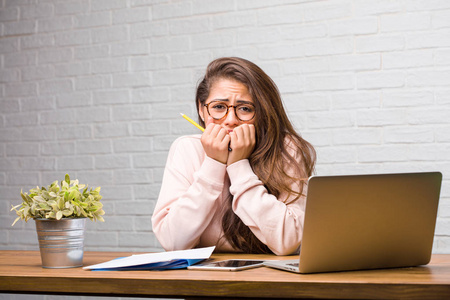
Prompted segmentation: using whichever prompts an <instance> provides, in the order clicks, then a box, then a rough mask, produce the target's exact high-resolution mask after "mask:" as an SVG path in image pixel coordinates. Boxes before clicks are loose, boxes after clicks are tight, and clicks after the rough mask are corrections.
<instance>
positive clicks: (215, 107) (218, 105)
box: [213, 104, 227, 110]
mask: <svg viewBox="0 0 450 300" xmlns="http://www.w3.org/2000/svg"><path fill="white" fill-rule="evenodd" d="M213 109H217V110H223V109H227V107H226V106H225V105H223V104H214V106H213Z"/></svg>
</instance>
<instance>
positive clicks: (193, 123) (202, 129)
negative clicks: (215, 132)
mask: <svg viewBox="0 0 450 300" xmlns="http://www.w3.org/2000/svg"><path fill="white" fill-rule="evenodd" d="M180 115H181V116H182V117H183V118H185V119H186V120H188V121H189V123H191V124H192V125H194V126H195V127H197V128H198V129H200V130H201V131H205V128H203V127H202V126H200V125H198V124H197V122H195V121H194V120H192V119H191V118H189V117H188V116H186V115H185V114H182V113H180ZM228 151H231V148H230V147H228Z"/></svg>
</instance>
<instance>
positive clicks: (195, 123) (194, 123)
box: [180, 113, 205, 131]
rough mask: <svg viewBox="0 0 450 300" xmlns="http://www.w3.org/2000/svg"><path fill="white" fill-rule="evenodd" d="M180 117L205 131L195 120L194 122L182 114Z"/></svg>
mask: <svg viewBox="0 0 450 300" xmlns="http://www.w3.org/2000/svg"><path fill="white" fill-rule="evenodd" d="M180 115H181V116H182V117H183V118H185V119H186V120H188V121H189V122H190V123H191V124H192V125H194V126H195V127H197V128H198V129H200V130H201V131H205V128H203V127H202V126H200V125H198V124H197V122H195V121H194V120H192V119H191V118H189V117H188V116H186V115H185V114H182V113H180Z"/></svg>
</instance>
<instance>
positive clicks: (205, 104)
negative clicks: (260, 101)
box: [203, 100, 256, 122]
mask: <svg viewBox="0 0 450 300" xmlns="http://www.w3.org/2000/svg"><path fill="white" fill-rule="evenodd" d="M218 102H219V103H222V104H223V105H225V106H226V107H227V112H226V113H225V115H224V116H223V117H222V118H214V117H213V116H211V113H210V112H209V105H210V104H211V103H218ZM242 105H250V106H252V107H253V108H254V109H255V113H254V114H253V117H251V119H248V120H242V119H241V118H239V117H238V115H237V113H236V108H237V107H239V106H242ZM203 106H205V107H206V111H207V112H208V115H210V116H211V118H213V119H214V120H222V119H224V118H226V117H227V116H228V113H229V112H230V107H231V108H234V115H235V116H236V118H237V119H238V120H239V121H241V122H249V121H251V120H253V119H254V118H255V116H256V107H255V105H254V104H253V103H250V102H249V103H242V104H238V105H228V104H226V103H223V101H220V100H213V101H211V102H209V103H204V104H203Z"/></svg>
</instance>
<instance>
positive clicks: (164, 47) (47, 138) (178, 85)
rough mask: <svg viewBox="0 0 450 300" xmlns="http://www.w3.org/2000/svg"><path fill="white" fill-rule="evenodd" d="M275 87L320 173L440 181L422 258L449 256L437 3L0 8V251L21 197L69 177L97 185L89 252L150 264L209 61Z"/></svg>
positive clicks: (449, 62) (16, 242)
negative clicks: (161, 209)
mask: <svg viewBox="0 0 450 300" xmlns="http://www.w3.org/2000/svg"><path fill="white" fill-rule="evenodd" d="M225 55H227V56H240V57H244V58H247V59H249V60H251V61H254V62H255V63H257V64H258V65H260V66H261V67H262V68H263V69H264V70H265V71H266V72H267V73H268V74H269V75H270V76H271V77H272V78H273V79H274V81H275V82H276V83H277V85H278V87H279V89H280V91H281V93H282V97H283V101H284V103H285V106H286V108H287V110H288V115H289V116H290V118H291V120H292V122H293V124H294V125H295V126H296V128H297V129H298V131H299V132H300V133H301V134H302V135H303V136H304V137H305V138H307V139H308V140H309V141H311V142H312V143H313V144H314V145H315V147H316V149H317V152H318V162H317V174H319V175H330V174H354V173H384V172H412V171H431V170H433V171H435V170H437V171H441V172H442V173H443V175H444V181H443V186H442V193H441V199H440V209H439V217H438V221H437V230H436V237H435V243H434V248H433V251H434V252H435V253H450V227H449V224H450V96H449V95H450V1H443V0H441V1H416V0H411V1H401V0H379V1H371V0H329V1H305V0H286V1H279V0H224V1H214V0H183V1H178V0H158V1H154V0H152V1H145V0H140V1H139V0H79V1H74V0H70V1H60V0H45V1H40V0H33V1H25V0H23V1H19V0H0V104H1V105H0V208H1V210H0V220H2V221H1V225H2V226H1V227H0V249H37V248H38V245H37V239H36V235H35V233H34V224H33V222H28V223H18V224H16V225H15V226H14V227H12V228H11V227H10V224H11V223H12V222H13V220H14V218H15V215H14V214H13V213H12V212H10V211H9V208H10V207H11V204H17V203H19V202H20V190H21V189H23V190H25V191H27V190H29V189H30V188H32V187H34V186H36V185H47V184H49V183H51V182H53V181H54V180H62V179H63V177H64V174H66V173H69V174H70V175H71V177H72V178H78V179H79V180H80V181H81V182H82V183H86V184H89V186H93V187H95V186H101V187H102V193H103V195H104V198H103V200H104V204H105V210H106V216H105V220H106V223H89V225H88V230H87V239H86V249H87V250H108V251H111V250H117V251H140V252H146V251H155V250H161V246H160V245H159V243H158V241H157V240H156V238H155V236H154V234H153V232H152V228H151V222H150V218H151V215H152V211H153V207H154V205H155V203H156V200H157V197H158V193H159V189H160V184H161V180H162V175H163V170H164V164H165V160H166V157H167V152H168V149H169V147H170V145H171V143H172V142H173V140H174V139H175V138H177V137H178V136H180V135H184V134H192V133H198V131H197V130H196V129H195V128H194V127H193V126H190V125H189V124H187V123H186V122H185V121H184V120H182V119H181V118H180V115H179V113H180V112H182V113H186V114H188V115H190V116H192V117H194V118H195V104H194V97H195V86H196V84H197V82H198V80H199V79H200V76H201V74H202V72H203V70H204V69H205V67H206V65H207V64H208V62H209V61H211V60H212V59H214V58H217V57H219V56H225Z"/></svg>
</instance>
